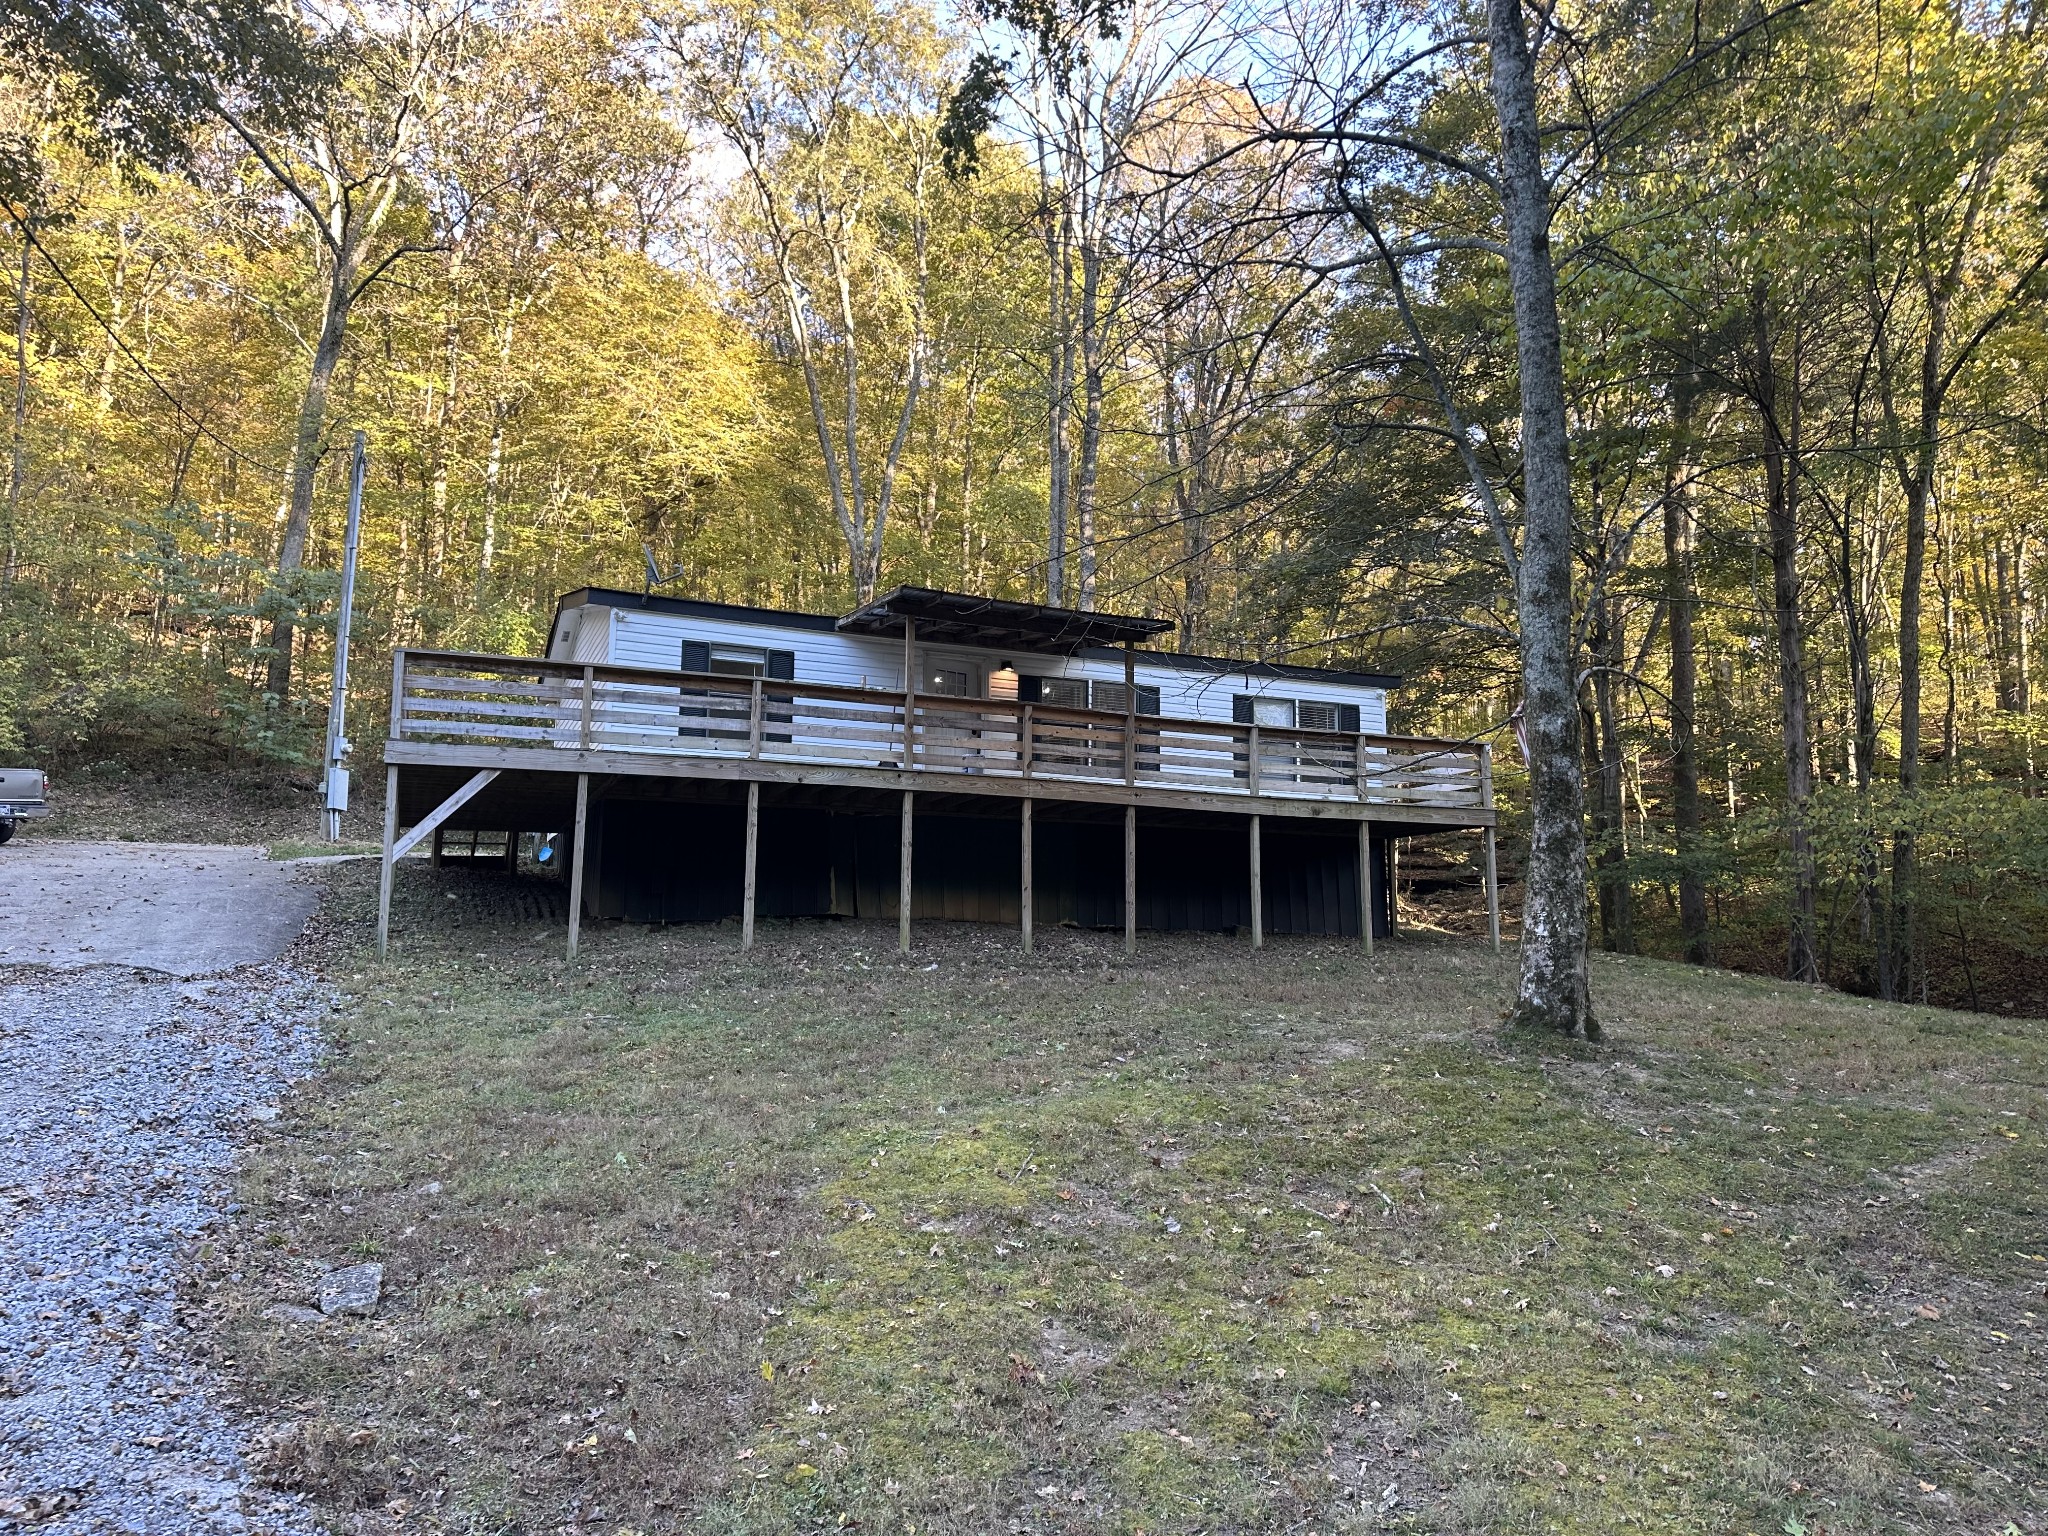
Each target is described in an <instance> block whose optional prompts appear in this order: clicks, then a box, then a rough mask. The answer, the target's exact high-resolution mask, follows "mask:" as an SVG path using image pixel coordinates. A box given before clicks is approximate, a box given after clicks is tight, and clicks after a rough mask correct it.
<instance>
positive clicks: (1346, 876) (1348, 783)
mask: <svg viewBox="0 0 2048 1536" xmlns="http://www.w3.org/2000/svg"><path fill="white" fill-rule="evenodd" d="M1171 628H1172V625H1171V624H1170V623H1169V622H1168V621H1166V620H1162V619H1151V618H1144V617H1140V616H1136V615H1128V614H1109V613H1084V612H1078V611H1076V610H1073V609H1067V608H1056V607H1051V606H1048V605H1045V604H1038V603H1020V602H1011V601H1006V600H1001V599H995V598H987V597H978V596H974V595H971V594H966V593H957V592H940V591H934V590H931V589H929V588H923V587H899V588H897V589H895V590H894V591H892V592H889V593H887V594H885V595H884V596H882V597H879V598H876V599H875V600H874V601H872V602H870V603H867V604H864V605H863V606H861V607H859V608H857V609H855V610H854V611H852V612H851V613H847V614H844V615H839V616H836V617H835V616H831V615H824V614H808V613H788V612H782V611H778V610H773V609H763V608H747V607H739V606H735V605H730V604H724V603H710V602H700V601H695V600H691V599H684V598H670V597H660V596H653V595H649V594H644V593H634V592H620V591H612V590H607V589H602V588H586V589H584V590H582V591H578V592H572V593H570V594H568V595H567V596H565V597H564V598H562V599H561V602H560V603H559V605H558V606H557V609H556V613H555V620H554V625H553V628H552V630H551V632H550V635H549V640H548V646H547V651H546V654H545V655H544V656H541V657H510V656H478V655H469V654H463V653H456V652H447V651H400V652H398V653H396V655H395V656H394V657H393V661H392V711H391V731H390V736H389V739H388V740H387V742H386V744H385V752H384V760H385V763H386V765H387V774H388V787H387V805H388V810H387V836H386V857H385V881H384V889H385V898H384V901H383V903H382V904H381V905H382V906H383V907H384V909H385V910H386V911H388V901H389V888H390V880H391V873H392V861H393V860H394V859H396V858H397V857H398V856H399V855H400V854H402V853H404V852H405V851H406V849H407V848H409V847H410V846H412V845H413V844H414V843H416V842H418V841H419V840H421V839H422V838H425V837H427V836H429V835H431V836H433V837H434V838H435V847H436V849H437V850H438V849H439V848H440V847H441V840H442V838H443V836H444V835H445V834H446V833H447V832H449V831H457V830H461V831H467V832H470V833H471V834H472V836H471V839H470V841H471V846H472V847H475V846H476V845H477V839H478V835H480V834H482V833H484V832H486V831H490V832H493V833H495V834H496V835H497V836H498V837H500V838H502V842H495V843H494V844H493V846H496V847H499V848H500V849H501V850H502V852H503V855H504V857H505V858H506V860H507V862H508V864H510V863H514V862H516V857H517V836H516V834H518V833H521V832H540V833H545V834H547V836H548V838H549V840H550V843H549V846H550V847H551V848H552V847H559V846H565V847H567V848H568V849H569V850H570V857H569V858H568V859H567V860H566V861H565V862H567V864H568V866H569V871H568V875H569V884H570V901H569V907H570V919H569V921H570V946H571V951H572V953H573V950H574V946H575V936H576V932H577V927H578V924H579V923H580V921H581V919H582V916H583V914H584V913H585V912H586V910H587V911H589V912H591V913H592V914H594V915H597V916H602V917H619V918H625V919H629V920H640V921H653V922H679V921H711V920H717V919H720V918H724V917H728V916H732V917H737V918H738V919H739V920H740V926H741V934H742V942H743V943H751V942H752V941H753V936H754V930H755V920H756V918H757V916H767V917H773V916H781V917H806V916H810V917H817V916H828V915H829V916H842V917H893V918H894V919H895V920H896V922H897V924H898V936H899V942H901V943H902V944H904V945H905V946H907V945H908V944H909V942H910V937H911V928H910V924H911V919H912V918H913V917H914V916H929V917H952V918H968V919H980V920H984V921H997V922H1010V923H1016V924H1018V925H1019V926H1020V927H1021V929H1022V933H1023V939H1024V943H1025V945H1026V947H1027V948H1028V947H1029V945H1030V943H1031V933H1032V927H1033V924H1034V922H1044V921H1053V922H1065V923H1075V924H1080V925H1082V926H1091V927H1116V926H1121V927H1122V928H1123V930H1124V935H1125V942H1126V944H1127V945H1128V944H1135V942H1136V938H1137V933H1138V930H1139V929H1140V928H1147V927H1149V928H1194V929H1209V930H1235V929H1248V930H1249V931H1250V932H1251V934H1252V937H1253V942H1254V943H1257V942H1261V941H1262V939H1263V936H1264V934H1265V933H1267V932H1300V933H1328V934H1353V935H1357V936H1358V937H1360V938H1361V939H1362V940H1363V941H1364V942H1366V943H1367V944H1370V943H1371V942H1372V937H1373V935H1374V933H1375V932H1384V931H1386V928H1387V926H1388V923H1389V921H1390V918H1391V908H1390V905H1389V902H1388V896H1387V878H1388V873H1387V872H1388V862H1387V849H1388V847H1389V845H1390V843H1391V841H1392V840H1393V839H1395V838H1398V837H1402V836H1405V835H1411V834H1415V833H1420V832H1433V831H1442V830H1445V829H1447V828H1458V827H1469V828H1475V829H1480V830H1482V831H1483V832H1484V836H1485V846H1486V849H1487V862H1486V868H1487V870H1488V871H1489V874H1488V882H1487V883H1488V892H1489V896H1492V895H1494V894H1495V893H1494V890H1493V881H1492V877H1491V869H1492V848H1493V828H1494V823H1495V815H1494V809H1493V791H1492V781H1491V775H1490V767H1489V759H1488V756H1487V751H1486V748H1485V747H1484V746H1483V745H1478V744H1475V743H1471V742H1458V741H1438V740H1429V739H1424V738H1417V737H1398V736H1389V735H1387V734H1386V698H1387V691H1388V689H1389V688H1391V687H1392V686H1394V685H1395V683H1396V681H1397V679H1394V678H1391V677H1385V676H1381V675H1379V674H1376V673H1369V672H1347V671H1338V670H1333V669H1329V668H1322V667H1303V666H1292V665H1286V664H1279V663H1271V662H1253V661H1233V660H1226V659H1219V658H1214V657H1203V656H1186V655H1181V654H1178V653H1174V652H1168V651H1162V650H1147V649H1141V647H1142V646H1144V645H1145V644H1147V643H1148V642H1156V641H1157V640H1158V639H1159V637H1160V636H1161V635H1163V634H1164V633H1165V632H1166V631H1168V630H1170V629H1171ZM408 826H409V827H410V828H411V829H412V830H411V831H410V832H407V833H405V834H404V835H403V836H401V835H400V829H401V828H402V827H408ZM1119 833H1120V834H1121V835H1120V836H1119V835H1118V834H1119ZM380 926H382V920H380Z"/></svg>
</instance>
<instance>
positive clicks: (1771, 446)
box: [1750, 286, 1820, 981]
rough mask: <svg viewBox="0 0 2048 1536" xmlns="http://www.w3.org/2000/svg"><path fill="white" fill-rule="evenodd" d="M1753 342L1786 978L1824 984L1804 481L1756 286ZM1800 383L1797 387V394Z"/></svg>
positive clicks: (1765, 306)
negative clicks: (1802, 557)
mask: <svg viewBox="0 0 2048 1536" xmlns="http://www.w3.org/2000/svg"><path fill="white" fill-rule="evenodd" d="M1750 325H1751V331H1752V334H1753V336H1754V338H1755V342H1756V392H1757V414H1758V417H1759V419H1760V421H1761V424H1762V428H1763V459H1764V487H1765V516H1766V520H1767V521H1768V523H1769V527H1770V543H1771V609H1772V617H1773V621H1774V627H1775V629H1776V632H1777V639H1778V699H1779V705H1780V721H1781V726H1782V730H1783V733H1784V745H1785V843H1786V857H1787V858H1788V859H1789V860H1790V862H1791V866H1792V910H1791V914H1790V918H1789V921H1788V922H1787V925H1786V936H1785V974H1786V976H1787V977H1789V978H1790V979H1791V980H1793V981H1818V980H1819V979H1820V958H1819V951H1818V949H1817V948H1816V946H1815V943H1814V926H1815V913H1816V909H1817V906H1818V901H1817V896H1818V892H1817V888H1816V883H1815V879H1814V867H1813V839H1812V836H1811V834H1810V832H1809V831H1808V828H1807V806H1808V802H1809V801H1811V800H1812V798H1813V745H1812V735H1811V732H1810V730H1809V728H1808V724H1807V696H1806V695H1807V688H1806V641H1805V633H1804V631H1803V629H1802V628H1801V626H1800V622H1799V476H1798V467H1797V465H1796V464H1795V463H1794V462H1792V459H1793V455H1794V453H1795V452H1796V451H1797V445H1796V443H1795V442H1794V441H1793V438H1792V436H1791V434H1788V433H1787V431H1786V430H1785V424H1784V422H1783V420H1782V419H1781V418H1780V416H1779V389H1778V374H1777V360H1776V355H1775V353H1774V351H1773V349H1772V337H1771V327H1770V303H1769V299H1768V296H1767V295H1766V294H1765V292H1764V290H1763V288H1762V287H1761V286H1758V287H1757V288H1756V289H1755V290H1754V291H1753V292H1752V293H1751V295H1750ZM1798 391H1799V380H1798V379H1797V378H1796V377H1795V378H1794V379H1793V380H1792V392H1793V394H1794V395H1795V396H1796V395H1797V394H1798Z"/></svg>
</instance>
